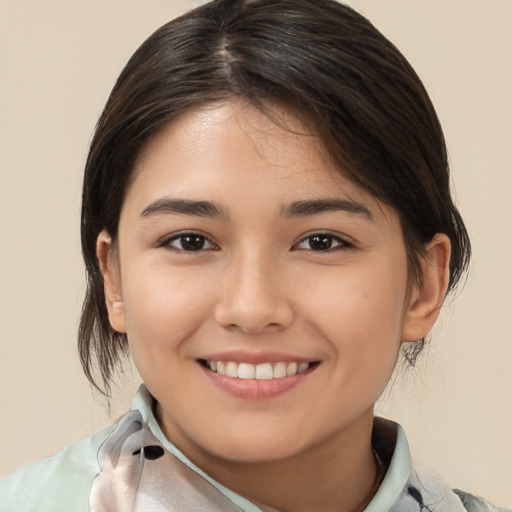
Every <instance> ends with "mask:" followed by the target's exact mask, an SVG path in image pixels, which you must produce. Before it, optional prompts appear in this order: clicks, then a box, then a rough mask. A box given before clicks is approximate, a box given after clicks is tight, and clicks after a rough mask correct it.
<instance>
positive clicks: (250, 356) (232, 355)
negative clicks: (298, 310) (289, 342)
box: [198, 350, 318, 365]
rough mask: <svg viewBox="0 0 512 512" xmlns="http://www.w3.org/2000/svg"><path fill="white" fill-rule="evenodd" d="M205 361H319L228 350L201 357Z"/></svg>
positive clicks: (271, 353) (280, 353)
mask: <svg viewBox="0 0 512 512" xmlns="http://www.w3.org/2000/svg"><path fill="white" fill-rule="evenodd" d="M198 359H202V360H204V361H233V362H235V363H249V364H254V365H256V364H262V363H281V362H283V363H290V362H296V363H312V362H315V361H318V359H314V358H313V359H312V358H308V357H301V356H296V355H292V354H285V353H282V352H252V351H244V350H228V351H225V352H216V353H213V354H208V355H205V356H204V357H200V358H198Z"/></svg>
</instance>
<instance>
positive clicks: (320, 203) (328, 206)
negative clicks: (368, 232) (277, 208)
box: [281, 198, 375, 221]
mask: <svg viewBox="0 0 512 512" xmlns="http://www.w3.org/2000/svg"><path fill="white" fill-rule="evenodd" d="M336 211H343V212H347V213H350V214H355V215H362V216H363V217H366V218H367V219H368V220H371V221H374V220H375V219H374V218H373V215H372V213H371V212H370V210H369V209H368V208H366V206H363V205H362V204H361V203H357V202H355V201H349V200H347V199H338V198H333V199H318V200H308V201H295V202H293V203H290V204H289V205H286V206H284V207H283V209H282V210H281V214H282V215H284V216H285V217H295V216H299V217H305V216H308V215H318V214H321V213H326V212H336Z"/></svg>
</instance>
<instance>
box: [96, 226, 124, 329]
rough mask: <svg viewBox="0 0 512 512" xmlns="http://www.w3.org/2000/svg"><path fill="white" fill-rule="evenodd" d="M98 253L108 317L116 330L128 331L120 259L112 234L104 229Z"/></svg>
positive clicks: (99, 241) (99, 238) (97, 247)
mask: <svg viewBox="0 0 512 512" xmlns="http://www.w3.org/2000/svg"><path fill="white" fill-rule="evenodd" d="M96 255H97V257H98V261H99V263H100V268H101V273H102V274H103V284H104V287H105V299H106V302H107V310H108V318H109V321H110V325H111V326H112V328H113V329H114V330H115V331H118V332H126V316H125V312H124V306H123V298H122V295H121V279H120V272H119V260H118V255H117V252H116V249H115V247H114V245H113V243H112V238H111V237H110V235H109V234H108V233H107V232H106V231H105V230H103V231H102V232H101V233H100V234H99V235H98V239H97V241H96Z"/></svg>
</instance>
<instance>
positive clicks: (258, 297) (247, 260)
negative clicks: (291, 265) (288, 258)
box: [215, 254, 294, 334]
mask: <svg viewBox="0 0 512 512" xmlns="http://www.w3.org/2000/svg"><path fill="white" fill-rule="evenodd" d="M271 260H272V258H268V257H267V258H264V257H263V256H258V255H255V254H251V255H246V256H241V257H238V258H235V259H234V260H233V261H232V262H231V263H230V265H229V268H228V270H227V271H226V273H225V274H224V276H223V277H224V283H223V294H222V298H221V300H220V301H219V303H218V304H217V306H216V308H215V319H216V321H217V323H218V324H219V325H221V326H222V327H226V328H230V329H238V330H240V331H241V332H244V333H246V334H258V333H263V332H272V331H279V330H281V329H284V328H286V327H288V326H289V325H290V324H291V323H292V321H293V316H294V313H293V308H292V304H291V302H290V301H289V300H288V297H289V296H291V295H290V293H289V292H290V290H287V289H286V279H285V278H284V275H283V272H285V269H283V268H282V266H281V268H280V265H279V262H275V261H271Z"/></svg>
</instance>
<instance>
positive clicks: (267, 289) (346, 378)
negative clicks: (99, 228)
mask: <svg viewBox="0 0 512 512" xmlns="http://www.w3.org/2000/svg"><path fill="white" fill-rule="evenodd" d="M276 111H277V113H279V114H280V115H281V116H282V117H283V118H284V119H285V120H286V122H287V125H288V126H289V127H290V128H291V129H290V130H284V129H283V128H281V127H278V126H277V125H276V124H274V123H273V122H272V121H271V120H269V119H268V118H267V117H266V116H264V115H263V114H262V113H260V112H259V111H258V110H256V109H255V108H253V107H251V106H249V105H248V104H246V103H243V102H241V101H238V100H237V101H235V100H233V101H229V102H224V103H221V104H215V105H209V106H207V107H202V108H200V109H197V110H194V111H190V112H188V113H186V114H184V115H183V116H181V117H180V118H178V119H177V120H175V121H173V122H172V123H171V124H169V125H168V126H166V127H165V128H164V129H162V130H161V131H160V132H159V133H158V134H157V135H156V136H155V137H154V138H153V139H152V140H151V141H150V142H149V143H148V144H147V146H146V147H145V148H144V149H143V151H142V154H141V155H140V157H139V160H138V162H137V164H136V167H135V171H134V173H135V174H134V179H133V180H132V182H131V184H130V186H129V188H128V191H127V194H126V198H125V201H124V204H123V208H122V212H121V217H120V224H119V233H118V240H117V241H116V243H115V244H113V243H112V241H111V239H110V237H109V236H108V234H107V233H105V232H103V233H102V234H101V235H100V236H99V238H98V257H99V260H100V263H101V266H102V270H103V273H104V278H105V292H106V298H107V306H108V309H109V314H110V321H111V324H112V326H113V328H114V329H116V330H118V331H120V332H127V333H128V340H129V345H130V351H131V354H132V357H133V360H134V362H135V365H136V367H137V369H138V370H139V372H140V375H141V377H142V379H143V381H144V382H145V383H146V385H147V387H148V389H149V390H150V392H151V393H152V394H153V396H155V398H156V399H157V401H158V408H157V419H158V421H159V424H160V425H161V427H162V429H163V432H164V433H165V435H166V436H167V437H168V438H169V439H170V440H171V441H172V442H173V443H174V444H175V445H177V446H178V447H179V448H180V449H181V450H182V451H183V452H184V453H185V454H186V455H187V456H188V457H189V458H190V459H191V460H192V461H193V462H194V463H195V464H197V465H198V466H199V467H201V468H202V469H203V470H205V471H206V472H207V473H209V474H210V475H212V476H214V477H215V478H216V479H217V480H218V481H220V482H221V483H223V484H225V485H226V486H228V487H230V488H231V489H233V490H235V491H237V492H239V493H240V494H242V495H244V496H246V497H248V498H249V499H252V500H253V501H255V502H256V503H261V504H266V505H268V506H272V507H275V508H278V509H280V510H293V511H298V512H300V511H307V510H309V511H310V510H315V511H317V512H322V511H324V510H325V511H327V510H339V511H355V510H360V509H362V508H364V506H365V505H366V504H367V503H368V501H369V500H370V499H371V494H373V492H374V489H373V487H374V483H375V480H376V476H377V475H376V467H375V461H374V459H373V455H372V450H371V443H370V437H371V431H372V421H373V407H374V403H375V401H376V400H377V398H378V396H379V394H380V393H381V391H382V390H383V389H384V387H385V385H386V383H387V381H388V379H389V377H390V375H391V373H392V371H393V368H394V366H395V363H396V359H397V356H398V351H399V347H400V344H401V342H402V341H411V340H415V339H419V338H421V337H423V336H425V335H426V334H427V333H428V331H429V330H430V328H431V327H432V325H433V323H434V322H435V320H436V318H437V315H438V312H439V308H440V305H441V303H442V300H443V298H444V294H445V292H446V287H447V282H448V264H447V263H448V261H449V252H450V244H449V241H448V239H447V237H446V236H445V235H442V234H440V235H436V236H435V237H434V239H433V240H432V241H431V242H430V243H429V244H428V246H427V251H428V259H427V260H426V261H424V262H423V282H422V285H421V287H420V286H418V285H416V284H414V283H412V282H411V281H412V280H410V279H409V276H408V273H407V259H406V251H405V246H404V240H403V235H402V229H401V224H400V219H399V215H398V214H397V212H396V211H394V210H393V209H392V208H390V207H389V206H387V205H385V204H383V203H380V202H379V201H377V200H376V199H375V198H374V197H373V196H371V195H369V194H368V193H367V192H365V191H363V190H362V189H360V188H358V187H357V186H355V185H354V184H353V183H351V182H350V181H348V180H347V179H346V178H345V177H344V176H343V174H342V173H340V171H339V170H337V169H335V168H334V167H333V165H332V164H331V163H330V162H329V161H328V160H327V159H326V158H325V157H324V156H323V152H322V149H321V145H320V141H319V140H318V139H317V138H316V137H314V136H312V135H305V134H304V129H303V128H302V127H301V125H300V123H299V122H298V121H296V120H295V119H294V118H293V117H292V116H290V115H288V114H287V113H286V112H285V111H282V110H280V109H279V108H278V107H276ZM301 131H302V133H298V132H301ZM177 198H179V199H185V200H191V201H208V202H212V203H215V205H217V206H218V207H219V209H220V210H221V215H215V216H212V215H197V214H190V212H188V213H187V212H181V213H177V212H175V211H169V208H167V209H166V208H162V207H160V208H158V205H160V206H161V205H162V202H165V201H167V200H169V199H177ZM322 199H327V200H332V199H342V200H344V201H347V202H350V203H351V204H352V207H353V208H352V210H354V208H355V209H356V210H359V211H357V212H354V211H346V210H344V209H336V210H331V211H324V212H323V213H318V212H317V213H312V214H302V215H297V214H295V215H293V214H290V213H291V212H290V211H288V212H287V214H284V213H283V209H284V210H285V211H286V207H287V205H290V204H292V203H294V202H297V201H318V200H322ZM151 205H152V206H151ZM155 205H157V206H156V207H155ZM148 207H149V209H148ZM288 210H290V208H288ZM365 210H366V212H365ZM144 212H145V213H144ZM295 213H296V212H295ZM184 231H186V232H194V233H197V234H199V235H202V236H204V237H206V238H205V239H200V240H205V242H204V247H203V249H201V250H195V251H184V250H183V243H184V239H183V238H176V236H177V235H178V234H180V233H183V232H184ZM315 234H317V235H318V234H324V235H327V238H325V236H324V238H325V240H326V245H325V246H322V247H321V249H322V250H318V246H313V245H312V243H313V241H314V240H313V239H312V238H311V236H312V235H315ZM173 237H174V238H173ZM308 237H309V238H308ZM315 249H317V250H315ZM233 350H237V351H241V352H242V354H251V355H254V354H256V355H259V356H261V355H263V356H265V354H269V353H275V352H276V351H277V352H279V353H280V354H285V355H286V356H287V357H289V359H290V360H294V359H295V358H301V359H305V360H308V361H316V362H318V364H317V365H316V366H315V368H314V370H312V371H309V372H308V374H307V375H305V376H304V378H302V379H300V382H299V383H298V384H297V385H296V386H294V387H292V388H291V389H289V390H287V391H286V392H284V393H280V394H278V395H277V396H272V397H270V398H268V399H262V400H254V399H244V398H240V397H237V396H233V395H230V394H229V393H226V392H225V390H223V389H220V388H219V387H217V386H215V385H212V382H211V380H210V379H209V378H208V377H207V376H205V375H206V371H205V369H204V367H203V366H202V365H201V364H200V363H199V362H198V360H199V359H202V358H207V356H208V355H209V354H213V353H223V352H226V351H233ZM206 425H207V428H205V426H206ZM372 489H373V490H372ZM319 496H321V497H322V498H321V500H320V498H319Z"/></svg>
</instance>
